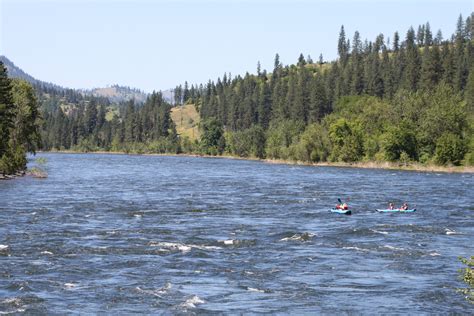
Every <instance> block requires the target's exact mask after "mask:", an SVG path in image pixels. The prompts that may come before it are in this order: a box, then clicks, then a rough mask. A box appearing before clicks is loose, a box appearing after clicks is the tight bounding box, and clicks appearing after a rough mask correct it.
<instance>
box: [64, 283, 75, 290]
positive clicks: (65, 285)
mask: <svg viewBox="0 0 474 316" xmlns="http://www.w3.org/2000/svg"><path fill="white" fill-rule="evenodd" d="M64 287H65V288H66V289H73V288H75V287H77V284H74V283H64Z"/></svg>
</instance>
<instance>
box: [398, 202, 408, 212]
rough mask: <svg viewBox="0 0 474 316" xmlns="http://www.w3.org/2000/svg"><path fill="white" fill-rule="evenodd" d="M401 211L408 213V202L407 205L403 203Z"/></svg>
mask: <svg viewBox="0 0 474 316" xmlns="http://www.w3.org/2000/svg"><path fill="white" fill-rule="evenodd" d="M400 210H402V211H406V210H408V204H407V203H406V202H405V203H403V205H402V206H400Z"/></svg>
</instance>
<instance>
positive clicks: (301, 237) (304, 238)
mask: <svg viewBox="0 0 474 316" xmlns="http://www.w3.org/2000/svg"><path fill="white" fill-rule="evenodd" d="M314 236H316V234H313V233H302V234H294V235H293V236H291V237H285V238H282V239H280V241H288V240H298V241H299V240H302V241H308V240H309V239H310V238H313V237H314Z"/></svg>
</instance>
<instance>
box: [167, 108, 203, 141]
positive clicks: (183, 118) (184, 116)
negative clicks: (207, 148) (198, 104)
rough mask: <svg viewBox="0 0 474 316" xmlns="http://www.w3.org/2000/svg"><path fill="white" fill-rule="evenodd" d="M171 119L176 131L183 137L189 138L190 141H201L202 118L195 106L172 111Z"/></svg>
mask: <svg viewBox="0 0 474 316" xmlns="http://www.w3.org/2000/svg"><path fill="white" fill-rule="evenodd" d="M171 119H172V120H173V122H174V124H175V125H176V131H177V132H178V134H179V135H180V136H181V137H189V139H190V140H196V139H199V137H200V133H199V128H198V125H199V122H200V121H201V118H200V116H199V113H198V112H197V111H196V108H195V107H194V104H186V105H183V106H177V107H174V108H172V109H171Z"/></svg>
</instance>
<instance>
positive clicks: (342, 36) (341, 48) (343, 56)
mask: <svg viewBox="0 0 474 316" xmlns="http://www.w3.org/2000/svg"><path fill="white" fill-rule="evenodd" d="M337 52H338V53H339V59H340V61H341V63H342V64H343V65H345V64H346V62H347V57H348V47H347V42H346V32H345V31H344V25H341V30H340V32H339V41H338V44H337Z"/></svg>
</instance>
